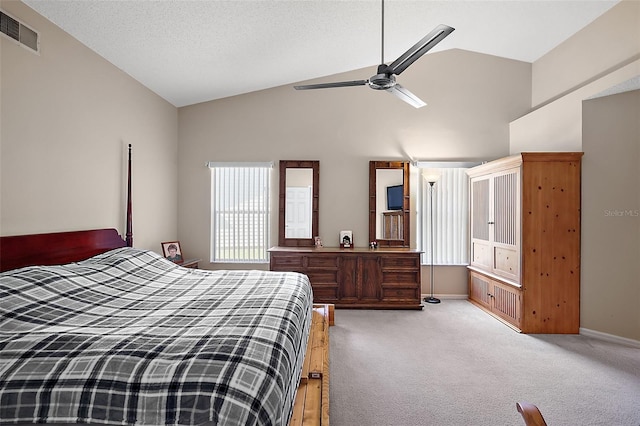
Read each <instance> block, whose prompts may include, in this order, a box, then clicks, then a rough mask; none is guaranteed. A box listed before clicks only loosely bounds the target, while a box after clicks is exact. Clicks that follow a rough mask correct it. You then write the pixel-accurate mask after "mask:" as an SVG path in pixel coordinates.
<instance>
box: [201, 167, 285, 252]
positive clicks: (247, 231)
mask: <svg viewBox="0 0 640 426" xmlns="http://www.w3.org/2000/svg"><path fill="white" fill-rule="evenodd" d="M209 167H210V168H211V262H224V263H264V262H268V259H269V258H268V253H267V249H268V248H269V224H270V210H269V193H270V192H271V169H272V168H273V165H272V163H209Z"/></svg>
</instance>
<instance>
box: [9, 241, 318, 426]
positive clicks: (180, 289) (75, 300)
mask: <svg viewBox="0 0 640 426" xmlns="http://www.w3.org/2000/svg"><path fill="white" fill-rule="evenodd" d="M311 309H312V294H311V286H310V284H309V281H308V279H307V277H306V276H304V275H300V274H295V273H279V272H267V271H203V270H196V269H187V268H181V267H179V266H177V265H175V264H173V263H171V262H169V261H168V260H165V259H164V258H162V257H161V256H159V255H157V254H155V253H153V252H149V251H143V250H136V249H131V248H122V249H116V250H113V251H110V252H107V253H105V254H102V255H99V256H96V257H93V258H91V259H89V260H86V261H83V262H78V263H73V264H69V265H62V266H51V267H28V268H22V269H17V270H14V271H9V272H5V273H2V274H0V423H2V424H5V423H12V422H30V423H49V422H68V423H102V424H124V425H129V424H139V425H165V424H166V425H173V424H216V425H287V423H288V421H289V417H290V415H291V409H292V406H293V401H294V397H295V392H296V389H297V385H298V380H299V378H300V371H301V366H302V363H303V360H304V354H305V350H306V345H307V338H308V334H309V328H310V323H311Z"/></svg>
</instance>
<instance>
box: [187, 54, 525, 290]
mask: <svg viewBox="0 0 640 426" xmlns="http://www.w3.org/2000/svg"><path fill="white" fill-rule="evenodd" d="M374 72H375V66H374V65H372V66H371V67H370V68H367V69H362V70H358V71H354V72H349V73H344V74H341V75H336V76H330V77H327V78H325V79H322V81H341V80H353V79H362V78H367V77H369V76H370V75H372V74H373V73H374ZM530 72H531V69H530V64H527V63H523V62H517V61H512V60H507V59H503V58H498V57H492V56H487V55H481V54H477V53H473V52H467V51H461V50H451V51H445V52H440V53H434V54H429V55H426V56H424V57H423V58H421V59H420V60H419V61H417V62H416V63H414V64H413V65H412V66H411V68H410V69H409V70H407V71H406V72H404V73H403V74H402V75H401V77H400V78H399V81H400V82H401V84H402V85H403V86H405V87H407V88H408V89H410V90H411V91H412V92H413V93H415V94H416V95H418V96H420V97H421V98H423V99H424V100H425V101H426V102H427V104H428V105H427V106H426V107H424V108H421V109H414V108H412V107H410V106H408V105H406V104H404V103H403V102H401V101H400V100H398V99H396V98H395V97H394V96H392V95H390V94H388V93H385V92H376V91H374V90H371V89H369V88H367V87H350V88H341V89H330V90H329V89H327V90H315V91H305V92H301V91H295V90H294V89H293V87H292V86H284V87H277V88H273V89H269V90H264V91H261V92H255V93H250V94H247V95H242V96H236V97H233V98H228V99H222V100H217V101H213V102H207V103H203V104H199V105H193V106H188V107H184V108H180V109H179V152H180V156H179V166H178V171H179V195H178V198H179V209H178V220H179V224H178V233H179V235H180V239H181V241H182V242H183V244H184V247H188V248H189V249H190V250H193V254H194V255H196V256H198V257H201V258H203V259H209V235H210V221H209V211H210V202H209V200H210V174H209V170H208V169H207V168H206V167H205V166H204V164H205V162H206V161H211V160H213V161H238V160H247V161H274V162H276V163H277V161H278V160H281V159H286V160H320V236H321V237H322V239H323V242H324V244H325V245H326V246H330V245H333V246H337V245H338V233H339V231H340V230H342V229H350V230H352V231H353V235H354V241H355V244H356V246H359V247H366V246H367V244H368V240H369V236H368V223H369V218H368V193H369V192H368V191H369V189H368V188H369V186H368V182H369V169H368V166H369V161H370V160H467V159H493V158H498V157H501V156H504V155H506V154H507V153H508V146H509V128H508V123H509V122H510V121H512V120H513V119H515V118H516V117H519V116H521V115H523V114H524V113H525V112H526V111H527V110H528V108H529V105H530V102H531V99H530V90H529V88H530V79H531V74H530ZM470 93H472V94H473V95H472V96H469V94H470ZM274 178H275V179H277V178H278V173H277V170H274ZM276 182H277V181H276ZM417 182H418V178H417V173H415V170H414V171H413V172H412V179H411V190H412V193H413V195H414V196H413V197H412V198H413V199H415V194H416V190H417ZM276 199H277V185H276V186H274V192H273V193H272V200H274V202H275V200H276ZM272 206H275V204H273V203H272ZM273 211H277V208H275V207H274V209H273ZM414 211H415V209H414ZM414 222H415V221H414ZM272 224H273V225H272V229H273V230H274V233H273V235H272V238H271V241H272V245H276V244H277V217H274V218H273V220H272ZM413 245H415V241H413ZM203 263H204V264H205V265H204V266H205V267H214V266H208V265H206V263H207V262H203ZM216 267H228V265H216ZM443 269H446V270H442V271H438V272H437V273H436V280H437V286H436V292H437V293H438V294H456V295H464V294H466V293H467V283H466V275H465V270H464V268H443ZM451 269H458V271H457V273H456V271H452V270H451ZM424 272H425V273H423V292H424V293H427V292H428V273H427V272H428V270H425V271H424ZM440 277H443V278H442V279H440ZM444 277H455V278H454V279H448V278H444Z"/></svg>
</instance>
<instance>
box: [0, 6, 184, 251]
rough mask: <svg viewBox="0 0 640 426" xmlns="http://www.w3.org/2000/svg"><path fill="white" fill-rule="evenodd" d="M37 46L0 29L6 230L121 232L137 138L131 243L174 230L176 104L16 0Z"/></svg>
mask: <svg viewBox="0 0 640 426" xmlns="http://www.w3.org/2000/svg"><path fill="white" fill-rule="evenodd" d="M0 5H1V7H2V9H3V10H4V11H6V12H7V13H9V14H10V15H12V16H13V17H15V18H17V19H19V20H21V21H23V22H24V23H26V24H27V25H29V26H30V27H32V28H34V29H35V30H37V31H38V32H39V33H40V39H41V44H40V49H41V52H40V55H37V54H34V53H33V52H31V51H29V50H27V49H25V48H23V47H21V46H19V45H17V44H15V43H14V42H13V41H12V40H9V39H7V38H6V37H0V50H1V71H0V72H1V80H0V82H1V83H0V84H1V86H0V87H1V90H2V101H1V113H0V119H1V124H2V130H1V133H0V138H1V140H0V143H1V145H0V147H1V150H0V155H1V160H0V161H1V166H2V168H1V171H0V185H1V191H0V234H1V235H16V234H29V233H40V232H56V231H66V230H78V229H91V228H117V229H118V231H119V232H120V233H121V234H124V231H125V229H124V224H125V208H126V198H125V195H124V194H125V189H126V146H127V144H129V143H130V144H132V145H133V158H134V161H133V163H134V164H133V179H134V180H133V208H134V218H133V219H134V245H135V246H137V247H142V248H149V249H154V250H156V251H159V250H160V245H159V243H160V241H166V240H172V239H176V238H177V207H176V199H177V160H176V157H177V152H178V150H177V128H178V122H177V120H178V115H177V109H176V108H175V107H173V106H172V105H171V104H169V103H167V102H166V101H164V100H162V99H161V98H160V97H158V96H157V95H155V94H154V93H152V92H151V91H149V90H148V89H146V88H145V87H143V86H142V85H140V84H139V83H138V82H136V81H135V80H133V79H132V78H131V77H129V76H128V75H126V74H125V73H123V72H122V71H120V70H119V69H117V68H116V67H114V66H113V65H112V64H110V63H109V62H107V61H105V60H104V59H103V58H101V57H100V56H98V55H97V54H95V53H94V52H92V51H91V50H89V49H87V48H86V47H84V46H83V45H81V44H80V43H79V42H78V41H77V40H75V39H74V38H72V37H70V36H69V35H68V34H67V33H65V32H63V31H62V30H60V29H59V28H58V27H56V26H55V25H53V24H51V23H50V22H49V21H47V20H46V19H44V18H43V17H41V16H40V15H38V14H37V13H35V12H34V11H33V10H32V9H30V8H29V7H28V6H26V5H24V4H23V3H20V2H16V1H4V0H3V1H2V2H1V3H0Z"/></svg>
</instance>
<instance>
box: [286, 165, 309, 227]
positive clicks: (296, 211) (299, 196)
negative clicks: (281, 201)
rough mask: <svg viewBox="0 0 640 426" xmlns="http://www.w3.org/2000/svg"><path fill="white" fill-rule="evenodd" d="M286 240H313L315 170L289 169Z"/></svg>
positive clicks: (287, 177)
mask: <svg viewBox="0 0 640 426" xmlns="http://www.w3.org/2000/svg"><path fill="white" fill-rule="evenodd" d="M286 173H287V176H286V185H287V186H286V195H285V238H311V213H312V203H313V170H312V169H297V168H290V169H287V172H286Z"/></svg>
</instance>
